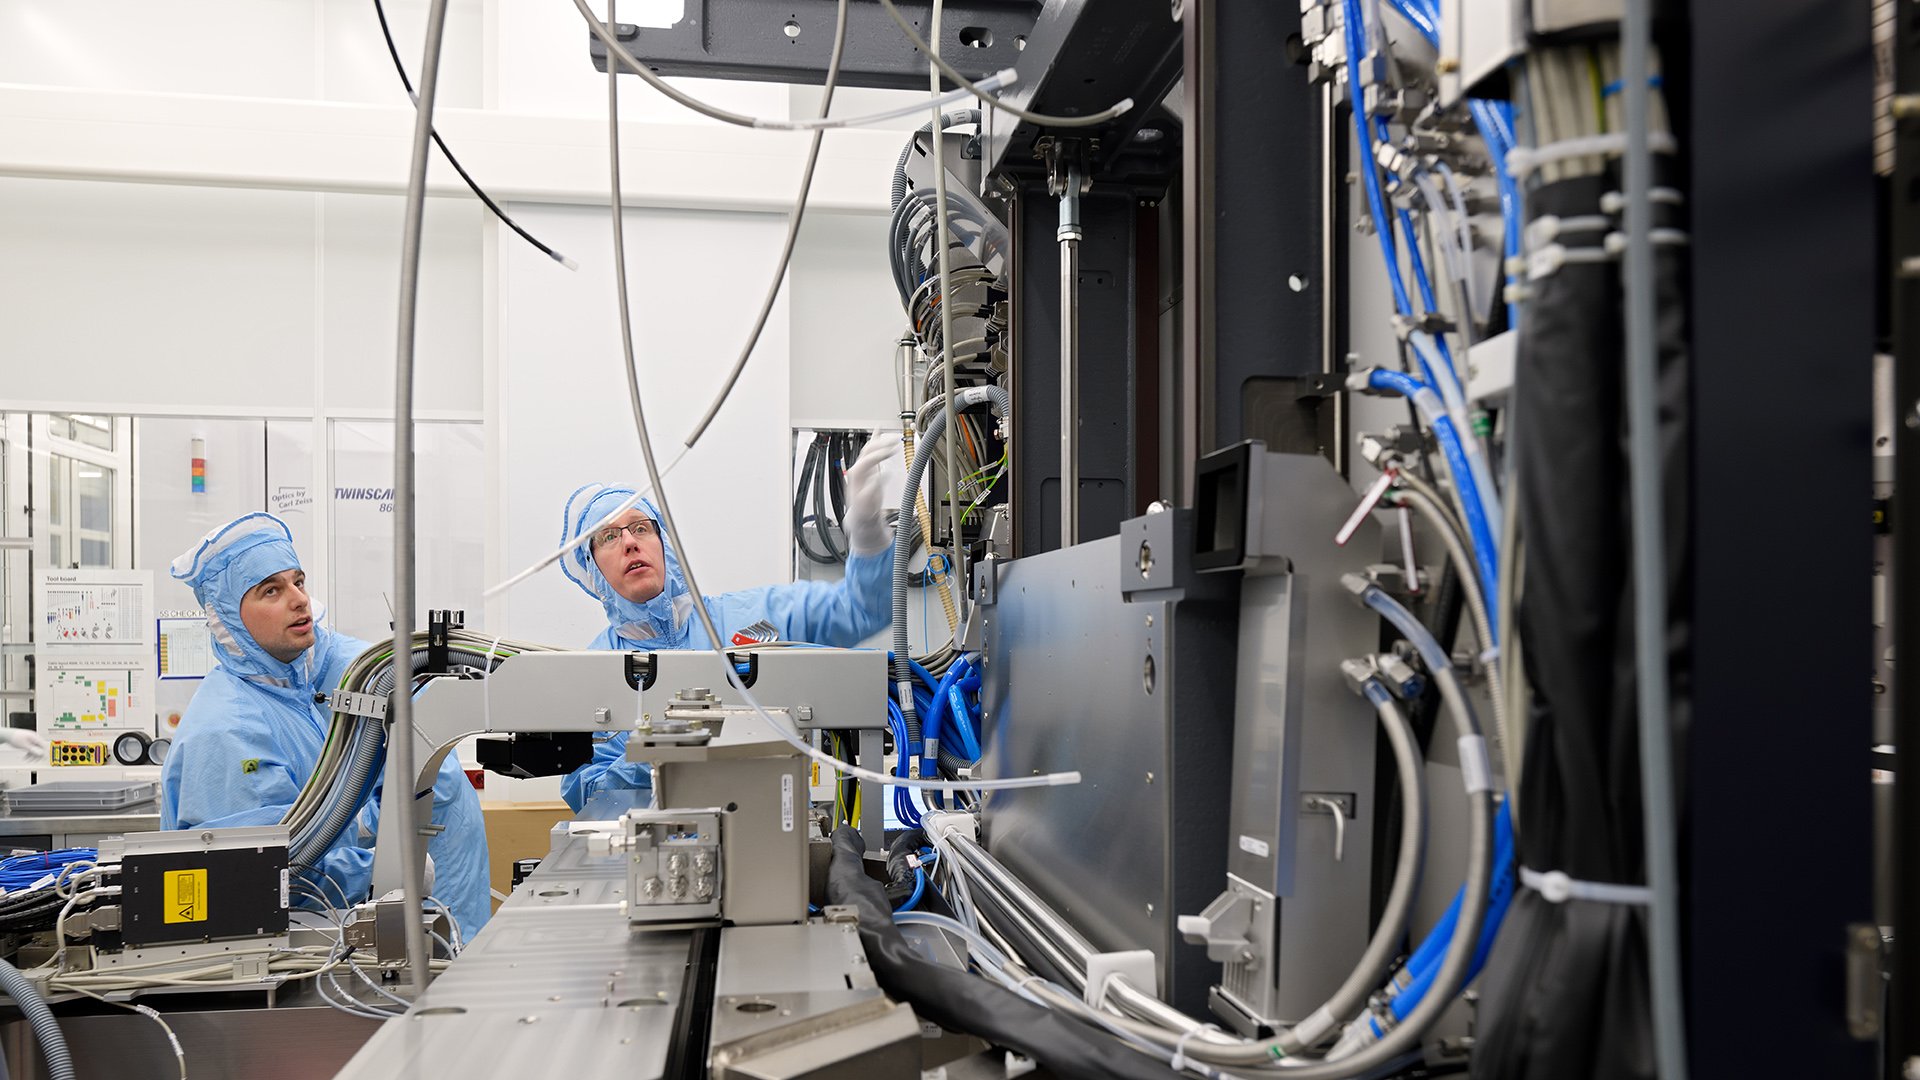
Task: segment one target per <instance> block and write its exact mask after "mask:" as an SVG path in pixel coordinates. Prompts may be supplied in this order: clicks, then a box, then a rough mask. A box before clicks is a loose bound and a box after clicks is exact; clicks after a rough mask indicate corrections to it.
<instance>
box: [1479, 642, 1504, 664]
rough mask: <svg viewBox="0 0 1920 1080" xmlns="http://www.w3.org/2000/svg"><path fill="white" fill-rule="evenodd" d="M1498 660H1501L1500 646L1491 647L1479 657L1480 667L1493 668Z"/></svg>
mask: <svg viewBox="0 0 1920 1080" xmlns="http://www.w3.org/2000/svg"><path fill="white" fill-rule="evenodd" d="M1498 659H1500V646H1498V645H1494V646H1491V647H1489V648H1488V649H1486V650H1485V651H1484V652H1482V653H1481V654H1480V656H1479V660H1480V666H1481V667H1492V666H1493V662H1494V661H1495V660H1498Z"/></svg>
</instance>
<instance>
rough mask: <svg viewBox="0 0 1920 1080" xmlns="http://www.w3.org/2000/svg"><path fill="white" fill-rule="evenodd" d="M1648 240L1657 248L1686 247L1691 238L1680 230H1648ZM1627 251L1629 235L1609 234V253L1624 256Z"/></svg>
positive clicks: (1620, 233)
mask: <svg viewBox="0 0 1920 1080" xmlns="http://www.w3.org/2000/svg"><path fill="white" fill-rule="evenodd" d="M1647 240H1648V242H1649V243H1651V244H1653V246H1655V247H1686V246H1687V245H1688V243H1690V242H1691V241H1690V238H1689V237H1688V236H1687V234H1686V232H1684V231H1683V230H1680V229H1648V230H1647ZM1626 250H1627V234H1626V233H1623V232H1611V233H1608V234H1607V253H1608V254H1610V255H1620V254H1624V253H1625V252H1626Z"/></svg>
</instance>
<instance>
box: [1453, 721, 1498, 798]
mask: <svg viewBox="0 0 1920 1080" xmlns="http://www.w3.org/2000/svg"><path fill="white" fill-rule="evenodd" d="M1460 779H1461V782H1462V783H1463V784H1465V786H1466V789H1467V794H1469V795H1478V794H1480V793H1482V792H1486V791H1492V790H1493V767H1492V766H1491V765H1489V764H1488V763H1487V740H1486V739H1485V738H1483V737H1482V736H1479V735H1463V736H1461V738H1460Z"/></svg>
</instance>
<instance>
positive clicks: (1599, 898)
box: [1520, 866, 1653, 907]
mask: <svg viewBox="0 0 1920 1080" xmlns="http://www.w3.org/2000/svg"><path fill="white" fill-rule="evenodd" d="M1520 883H1521V884H1522V885H1525V886H1526V887H1527V888H1529V889H1532V890H1533V891H1534V892H1537V893H1539V894H1540V897H1541V899H1543V900H1545V901H1546V902H1547V903H1549V904H1564V903H1566V902H1567V901H1569V900H1586V901H1590V902H1592V903H1595V904H1631V905H1637V906H1641V907H1646V906H1651V905H1652V904H1653V890H1652V889H1650V888H1648V887H1647V886H1645V885H1619V884H1615V883H1614V882H1611V881H1581V880H1579V879H1578V878H1572V877H1568V876H1567V875H1566V874H1565V873H1562V872H1561V871H1559V870H1548V871H1546V872H1545V873H1542V872H1540V871H1538V870H1534V869H1532V868H1531V867H1526V866H1522V867H1521V868H1520Z"/></svg>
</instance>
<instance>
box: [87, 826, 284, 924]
mask: <svg viewBox="0 0 1920 1080" xmlns="http://www.w3.org/2000/svg"><path fill="white" fill-rule="evenodd" d="M153 835H165V834H153ZM174 835H179V836H182V837H188V836H197V835H198V834H195V833H191V832H185V833H179V834H174ZM288 884H289V883H288V879H287V849H286V848H285V847H284V846H281V847H267V846H260V847H256V846H245V847H205V846H202V847H197V848H195V849H188V850H178V851H142V852H139V853H135V852H132V851H129V852H128V853H127V854H126V856H125V857H123V858H122V860H121V863H120V889H121V897H120V905H121V911H122V917H121V919H122V921H121V936H122V938H123V939H124V941H125V943H126V946H127V947H128V948H136V949H138V948H147V947H149V946H154V945H179V944H186V943H191V942H206V941H225V940H230V939H233V938H251V937H274V936H278V935H281V934H284V933H286V932H287V902H288V895H287V889H288Z"/></svg>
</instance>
